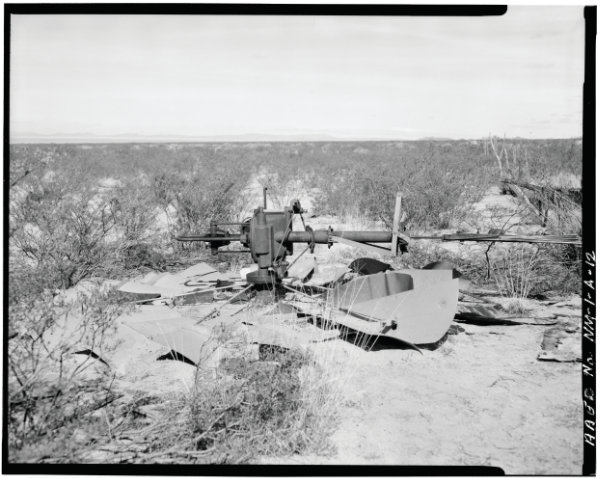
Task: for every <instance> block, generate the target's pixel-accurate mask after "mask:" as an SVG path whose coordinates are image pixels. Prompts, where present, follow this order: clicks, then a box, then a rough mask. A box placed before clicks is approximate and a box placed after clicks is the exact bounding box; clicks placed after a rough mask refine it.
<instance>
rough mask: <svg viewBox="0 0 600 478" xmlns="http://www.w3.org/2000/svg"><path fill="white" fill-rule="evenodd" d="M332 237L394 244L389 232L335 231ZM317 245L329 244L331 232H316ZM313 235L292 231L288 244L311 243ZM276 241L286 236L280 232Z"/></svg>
mask: <svg viewBox="0 0 600 478" xmlns="http://www.w3.org/2000/svg"><path fill="white" fill-rule="evenodd" d="M331 235H332V236H337V237H343V238H344V239H349V240H351V241H355V242H375V243H377V242H392V233H391V232H389V231H333V232H332V233H331ZM314 237H315V243H316V244H327V243H328V242H329V231H327V230H323V229H321V230H317V231H314ZM312 238H313V233H312V232H309V231H292V232H290V233H289V235H288V236H287V238H285V240H286V241H287V242H305V243H310V242H311V241H312ZM275 240H276V241H278V242H281V241H283V240H284V234H283V233H282V232H278V233H276V234H275Z"/></svg>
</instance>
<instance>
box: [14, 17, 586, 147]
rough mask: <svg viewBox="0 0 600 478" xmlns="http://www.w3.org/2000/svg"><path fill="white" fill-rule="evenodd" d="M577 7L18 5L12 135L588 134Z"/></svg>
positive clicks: (394, 136)
mask: <svg viewBox="0 0 600 478" xmlns="http://www.w3.org/2000/svg"><path fill="white" fill-rule="evenodd" d="M584 32H585V23H584V18H583V8H582V7H541V6H534V7H525V6H509V10H508V12H507V13H506V14H505V15H503V16H499V17H459V18H454V17H360V16H350V17H331V16H320V17H317V16H308V17H304V16H303V17H297V16H216V15H198V16H192V15H175V16H173V15H164V16H163V15H156V16H154V15H147V16H144V15H140V16H132V15H123V16H118V15H13V16H12V30H11V53H10V55H11V56H10V82H11V84H10V128H11V141H14V142H18V141H24V140H32V139H33V140H35V138H44V139H48V138H55V139H60V138H62V139H66V138H76V139H78V140H90V141H93V140H94V139H99V138H117V139H136V138H137V139H140V138H145V139H156V140H160V139H169V138H171V139H177V138H181V139H190V140H191V139H219V138H227V139H248V138H263V139H277V138H280V139H302V138H306V139H311V138H313V139H314V138H316V137H329V138H333V139H358V140H360V139H364V140H369V139H371V140H372V139H398V140H403V139H405V140H406V139H419V138H426V137H443V138H453V139H460V138H474V139H475V138H482V137H487V136H488V135H489V134H490V133H491V134H494V135H498V136H503V135H506V136H507V137H517V136H519V137H525V138H567V137H579V136H581V128H582V119H581V115H582V88H583V73H584Z"/></svg>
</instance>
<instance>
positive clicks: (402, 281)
mask: <svg viewBox="0 0 600 478" xmlns="http://www.w3.org/2000/svg"><path fill="white" fill-rule="evenodd" d="M303 213H304V210H303V209H302V207H301V205H300V203H299V201H297V200H295V201H292V203H291V205H290V206H289V207H285V208H284V209H283V210H282V211H281V210H269V209H267V207H266V195H265V203H264V205H263V206H262V207H258V208H256V209H255V210H254V214H253V216H252V217H251V218H249V219H247V220H245V221H243V222H238V223H232V222H228V223H217V222H212V223H211V225H210V230H209V231H208V232H207V233H205V234H188V235H183V236H178V237H175V239H176V240H177V241H182V242H206V243H209V244H210V247H211V250H212V253H213V254H217V253H218V252H219V248H221V247H224V246H228V245H229V244H231V243H232V242H236V241H237V242H239V243H241V245H242V246H243V247H244V248H245V249H243V250H242V252H247V253H250V254H251V256H252V259H253V261H254V262H255V266H254V267H253V268H252V270H249V271H246V274H245V275H244V276H243V277H240V276H239V275H237V274H231V273H229V274H223V273H221V272H218V271H217V270H215V269H213V268H211V267H210V266H208V265H206V264H197V265H196V266H193V267H191V268H189V269H187V270H185V271H183V272H181V273H179V274H175V275H173V274H166V273H165V274H158V275H157V274H154V275H152V274H151V275H150V276H148V277H146V278H144V279H142V280H141V281H137V282H136V281H130V282H127V283H126V284H123V285H122V286H121V288H120V290H121V291H123V292H129V293H133V294H138V295H137V297H138V298H139V300H138V302H139V303H141V304H146V305H145V306H143V307H144V308H143V310H145V311H146V312H144V313H138V314H137V315H136V316H135V317H134V318H132V319H130V320H128V321H127V322H126V325H128V326H129V327H131V328H133V329H134V330H137V331H138V332H140V333H142V334H144V335H145V336H147V337H149V338H151V339H152V340H154V341H158V342H159V343H162V344H163V345H166V346H169V347H171V348H172V349H173V350H174V351H175V352H177V353H179V354H181V355H183V356H185V357H186V358H188V359H190V360H191V361H192V362H193V363H198V362H199V361H200V360H201V357H200V355H199V350H200V349H201V348H202V346H203V344H204V343H206V341H207V340H208V338H209V337H210V335H211V330H210V324H211V320H212V319H215V318H216V317H219V320H220V321H221V322H222V321H223V320H224V319H226V320H227V321H229V322H237V323H244V324H251V325H253V327H252V331H253V332H257V331H258V335H259V336H258V337H257V336H256V334H255V336H254V339H253V340H255V341H256V342H257V343H270V344H273V345H278V346H283V347H290V346H291V345H290V344H293V343H294V340H293V337H292V336H293V333H291V332H290V331H289V330H288V329H286V327H285V326H283V325H282V324H283V322H282V323H280V324H277V323H273V321H271V323H270V324H269V327H267V328H265V323H264V322H265V321H264V317H266V315H263V318H262V319H260V318H259V319H254V320H253V321H249V320H248V319H247V317H245V314H241V312H243V310H244V309H245V308H247V307H248V306H249V305H250V303H251V301H249V298H250V296H251V294H252V293H253V292H255V293H258V294H259V295H261V296H262V297H267V298H268V300H267V302H268V301H273V302H279V304H285V303H287V305H288V307H287V308H286V309H285V313H284V314H283V315H286V314H287V316H290V315H293V317H294V318H296V317H300V316H302V317H309V318H311V320H312V321H313V323H320V324H326V325H327V326H328V327H327V328H326V329H327V332H328V333H324V332H323V333H321V334H319V333H316V332H315V333H313V334H312V336H311V337H308V338H307V339H306V337H305V339H306V340H308V341H318V340H325V339H327V338H331V337H332V336H333V335H337V333H338V331H337V328H340V327H343V328H345V329H349V330H352V331H354V332H355V333H359V334H363V335H365V336H372V337H382V336H383V337H389V338H392V339H394V340H396V341H399V342H401V343H404V344H408V345H409V346H411V347H413V348H417V346H418V345H427V344H436V343H439V342H440V341H441V340H442V339H443V338H444V336H445V335H446V334H447V332H448V330H449V328H450V326H451V324H452V321H453V319H454V317H455V314H456V312H457V306H458V297H459V278H458V276H459V274H457V271H455V270H453V269H452V267H451V266H450V267H446V266H444V265H439V264H438V265H436V264H434V265H433V266H429V267H426V268H424V269H405V270H392V269H391V267H390V266H389V265H386V264H384V263H373V264H375V265H374V267H373V264H371V266H372V267H371V268H370V269H369V267H365V268H363V270H360V267H358V266H357V264H351V266H352V267H345V266H344V267H340V266H330V267H323V268H321V267H320V268H319V272H318V273H314V270H313V269H312V268H311V267H310V266H309V267H300V266H298V265H297V264H298V263H297V261H298V259H299V258H300V256H302V255H303V254H304V253H305V252H306V251H308V250H310V251H311V252H313V251H314V248H315V245H316V244H327V245H328V247H331V246H332V245H334V244H335V243H342V244H346V245H351V246H355V247H359V248H363V249H366V250H369V251H374V252H378V253H385V254H388V255H397V254H398V251H402V252H404V251H406V250H407V247H408V246H409V243H410V241H411V238H410V237H409V236H408V235H406V234H405V233H404V232H401V230H400V229H401V222H400V218H401V214H400V213H401V197H400V196H398V197H397V201H396V209H395V213H394V221H393V228H392V231H335V230H333V229H332V228H331V227H329V228H328V229H323V230H313V229H312V228H311V227H310V226H308V225H305V223H304V218H303V217H302V214H303ZM294 215H299V216H300V217H301V219H302V223H303V224H304V230H303V231H295V230H293V217H294ZM224 227H237V228H238V231H236V232H234V233H232V232H228V231H227V230H225V229H223V228H224ZM419 238H420V237H419ZM428 238H434V239H440V240H454V241H489V242H497V241H503V242H515V241H517V242H557V243H565V242H566V243H569V244H580V239H579V238H578V237H576V236H573V237H571V236H560V237H558V236H557V237H555V236H527V237H524V236H511V235H506V234H502V233H501V232H498V231H494V232H492V233H490V234H467V235H464V234H463V235H461V234H457V235H452V236H439V237H438V236H429V237H428ZM415 239H418V238H415ZM298 243H304V244H307V247H306V249H304V250H303V251H302V253H301V254H299V255H298V256H297V257H296V259H295V260H294V261H292V262H288V261H287V259H288V257H289V256H292V255H293V254H294V244H298ZM238 252H239V251H238ZM359 265H360V264H359ZM362 265H363V266H364V265H365V263H364V262H363V264H362ZM373 272H375V273H373ZM311 274H312V275H311ZM286 293H287V294H288V295H289V294H290V293H291V294H292V297H293V298H295V299H296V298H303V299H304V300H291V301H290V300H289V299H288V300H286V298H285V294H286ZM139 294H142V295H139ZM215 298H217V299H221V300H220V301H219V300H217V302H216V303H217V304H218V305H217V308H214V303H213V299H215ZM306 299H308V301H307V300H306ZM236 302H237V303H238V305H235V303H236ZM190 303H193V304H202V303H204V307H205V310H207V313H205V314H203V315H201V316H200V317H195V318H194V319H190V318H186V319H185V320H175V317H171V318H170V319H167V318H163V317H159V315H160V314H158V315H157V312H158V310H157V309H155V308H154V309H152V306H148V305H147V304H163V305H165V304H166V305H170V306H171V307H172V306H173V305H185V304H190ZM240 303H242V305H239V304H240ZM263 303H264V300H263ZM272 305H273V304H272ZM148 307H150V308H148ZM199 307H200V306H199ZM277 311H278V313H281V311H282V309H281V307H280V308H278V309H277ZM171 315H172V314H171ZM272 315H273V314H272V310H271V317H272ZM261 327H262V329H261ZM261 331H262V332H263V333H262V336H261V333H260V332H261ZM332 332H335V333H334V334H332ZM305 335H306V334H305Z"/></svg>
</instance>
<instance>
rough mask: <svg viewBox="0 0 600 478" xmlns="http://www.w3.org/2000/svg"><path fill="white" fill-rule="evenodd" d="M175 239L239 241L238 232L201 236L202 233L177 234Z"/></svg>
mask: <svg viewBox="0 0 600 478" xmlns="http://www.w3.org/2000/svg"><path fill="white" fill-rule="evenodd" d="M175 239H176V240H177V241H189V242H192V241H206V242H211V241H239V240H240V234H228V235H226V236H203V235H202V234H189V235H183V236H177V237H176V238H175Z"/></svg>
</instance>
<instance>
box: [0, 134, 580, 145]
mask: <svg viewBox="0 0 600 478" xmlns="http://www.w3.org/2000/svg"><path fill="white" fill-rule="evenodd" d="M481 139H485V138H481V137H480V138H470V139H468V138H448V137H439V136H426V137H422V138H389V137H387V138H386V137H380V138H377V137H374V138H360V137H339V136H332V135H328V134H260V133H258V134H237V135H234V134H232V135H211V136H191V135H161V136H157V135H140V134H118V135H96V134H92V133H80V134H37V133H24V134H18V135H11V138H10V143H228V142H238V143H250V142H302V141H308V142H313V141H325V142H335V141H339V142H343V141H473V140H481ZM507 139H513V140H515V139H519V140H525V139H533V138H520V137H516V138H507ZM539 139H548V138H539ZM554 139H566V138H554ZM569 139H579V138H569Z"/></svg>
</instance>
